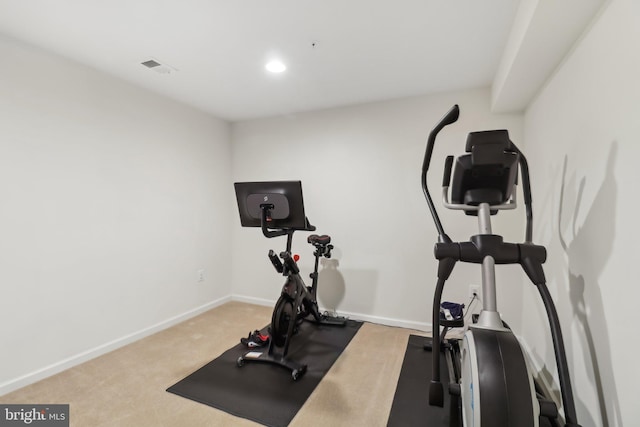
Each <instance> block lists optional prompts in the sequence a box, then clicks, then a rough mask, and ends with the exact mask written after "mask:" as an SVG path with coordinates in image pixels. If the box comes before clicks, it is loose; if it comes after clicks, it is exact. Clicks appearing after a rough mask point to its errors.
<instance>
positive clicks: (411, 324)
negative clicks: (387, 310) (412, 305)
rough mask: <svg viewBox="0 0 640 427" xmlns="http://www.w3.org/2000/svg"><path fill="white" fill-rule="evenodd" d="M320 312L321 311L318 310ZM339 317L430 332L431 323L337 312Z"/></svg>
mask: <svg viewBox="0 0 640 427" xmlns="http://www.w3.org/2000/svg"><path fill="white" fill-rule="evenodd" d="M320 311H322V309H321V310H320ZM337 314H338V315H340V316H345V317H348V318H350V319H354V320H362V321H363V322H371V323H376V324H378V325H385V326H394V327H398V328H405V329H415V330H417V331H421V332H431V323H426V322H416V321H413V320H404V319H394V318H391V317H382V316H372V315H370V314H362V313H350V312H344V311H338V313H337Z"/></svg>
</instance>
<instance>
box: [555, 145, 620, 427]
mask: <svg viewBox="0 0 640 427" xmlns="http://www.w3.org/2000/svg"><path fill="white" fill-rule="evenodd" d="M617 154H618V144H617V143H616V142H615V141H614V142H613V143H612V144H611V147H610V149H609V157H608V160H607V167H606V171H605V176H604V181H603V182H602V184H601V186H600V188H599V190H598V192H597V194H596V197H595V199H594V201H593V204H592V205H591V208H590V210H589V212H588V213H587V215H586V217H585V220H584V221H583V222H582V224H577V218H578V214H579V212H580V209H581V208H584V206H582V205H583V201H582V196H583V192H584V188H585V184H586V178H585V177H584V176H583V177H582V178H581V179H580V182H579V184H578V185H576V180H577V178H576V176H575V174H574V175H572V176H571V177H570V178H569V181H568V182H567V181H566V173H567V163H568V158H567V157H566V156H565V159H564V166H563V171H562V187H561V189H560V202H559V212H558V237H559V239H560V244H561V245H562V248H563V249H564V251H565V253H566V255H567V258H566V259H567V262H568V265H567V266H566V267H567V268H566V271H567V274H568V283H569V292H568V293H567V292H559V293H558V295H559V298H560V299H563V298H566V297H567V296H568V297H569V300H570V301H569V303H570V304H571V307H572V309H573V318H574V319H575V320H576V321H577V323H578V326H579V328H581V329H582V332H583V336H584V339H585V340H586V345H587V349H588V351H585V352H583V357H584V364H585V366H586V367H591V369H593V372H592V373H589V372H587V376H588V377H589V378H590V379H591V380H592V381H593V387H594V390H595V392H596V393H597V395H598V403H599V409H600V414H601V418H602V419H601V420H599V421H598V422H594V424H595V425H601V426H603V427H608V426H609V425H622V424H621V423H622V420H621V414H620V406H619V403H618V395H617V387H616V386H615V378H614V374H613V362H612V359H611V346H610V343H609V336H608V330H609V329H608V327H607V319H606V313H605V310H604V305H603V301H602V290H601V287H604V286H606V284H605V283H600V276H601V275H602V272H603V270H604V267H605V266H606V265H607V261H608V260H609V258H610V257H611V254H612V251H613V236H615V231H616V230H615V226H616V224H615V221H614V218H615V208H616V201H617V184H616V181H615V176H614V167H615V163H616V156H617ZM576 188H577V192H576ZM565 192H571V193H570V194H565ZM563 210H567V212H569V213H570V212H573V216H572V217H571V219H570V221H569V223H568V224H563V223H562V222H563ZM563 230H566V232H564V233H563ZM566 303H567V301H566V300H565V301H560V302H559V305H560V306H567V307H568V306H569V305H568V304H566ZM567 338H568V339H567ZM580 338H581V337H580V335H577V339H580ZM572 339H574V338H573V337H572V336H571V335H570V334H567V335H565V340H567V341H571V340H572ZM566 347H567V349H571V348H573V347H575V346H572V345H571V343H570V342H569V343H567V345H566ZM591 374H592V375H591ZM603 379H605V380H606V384H607V390H606V392H605V389H604V387H605V386H604V384H603ZM576 398H577V402H576V403H577V404H578V402H579V401H580V399H579V394H578V393H576ZM607 403H609V407H607ZM582 409H583V410H581V411H580V415H581V416H585V415H586V414H588V413H589V411H588V408H586V407H584V406H583V408H582ZM583 421H584V420H583ZM583 424H584V422H583Z"/></svg>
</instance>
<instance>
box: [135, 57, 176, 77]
mask: <svg viewBox="0 0 640 427" xmlns="http://www.w3.org/2000/svg"><path fill="white" fill-rule="evenodd" d="M141 64H142V65H144V66H145V67H147V68H148V69H150V70H153V71H155V72H156V73H158V74H171V73H175V72H176V71H178V70H176V69H175V68H173V67H170V66H168V65H166V64H161V63H160V62H158V61H157V60H155V59H149V60H147V61H144V62H141Z"/></svg>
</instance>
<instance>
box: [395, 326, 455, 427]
mask: <svg viewBox="0 0 640 427" xmlns="http://www.w3.org/2000/svg"><path fill="white" fill-rule="evenodd" d="M424 343H425V337H420V336H418V335H410V336H409V341H408V342H407V350H406V351H405V353H404V360H403V362H402V369H401V370H400V377H399V378H398V384H397V386H396V393H395V395H394V396H393V404H392V405H391V412H390V414H389V420H388V421H387V426H388V427H411V426H422V427H425V426H426V427H436V426H437V427H441V426H447V427H448V426H449V406H450V405H449V402H450V400H449V399H450V397H449V394H448V393H446V390H447V384H448V383H449V374H448V369H447V362H446V360H445V358H444V355H443V354H441V358H440V364H441V365H440V366H441V368H442V369H441V372H442V374H441V376H442V377H441V380H442V384H443V385H444V388H445V398H444V407H443V408H439V407H436V406H429V383H430V381H431V352H430V351H425V350H424Z"/></svg>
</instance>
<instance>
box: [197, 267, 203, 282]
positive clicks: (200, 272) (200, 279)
mask: <svg viewBox="0 0 640 427" xmlns="http://www.w3.org/2000/svg"><path fill="white" fill-rule="evenodd" d="M198 282H204V269H201V270H198Z"/></svg>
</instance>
